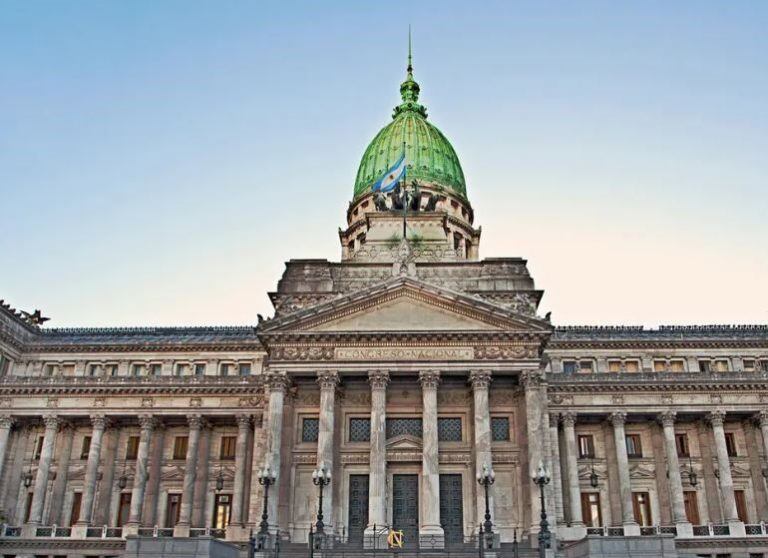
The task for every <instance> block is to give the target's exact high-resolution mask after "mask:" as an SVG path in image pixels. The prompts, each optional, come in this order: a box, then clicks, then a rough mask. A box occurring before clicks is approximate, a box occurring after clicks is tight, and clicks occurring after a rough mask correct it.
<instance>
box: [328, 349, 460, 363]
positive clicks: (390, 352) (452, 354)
mask: <svg viewBox="0 0 768 558" xmlns="http://www.w3.org/2000/svg"><path fill="white" fill-rule="evenodd" d="M334 352H335V355H334V356H335V358H336V360H354V361H364V360H472V359H473V358H474V356H475V354H474V352H473V351H472V349H471V348H470V347H337V348H336V349H335V351H334Z"/></svg>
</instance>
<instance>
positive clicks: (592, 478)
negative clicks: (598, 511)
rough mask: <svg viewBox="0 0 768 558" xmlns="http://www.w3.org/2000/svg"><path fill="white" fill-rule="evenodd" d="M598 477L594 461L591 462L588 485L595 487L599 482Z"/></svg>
mask: <svg viewBox="0 0 768 558" xmlns="http://www.w3.org/2000/svg"><path fill="white" fill-rule="evenodd" d="M599 482H600V479H599V478H598V476H597V473H595V462H594V461H593V462H592V472H591V473H590V474H589V486H591V487H592V488H597V485H598V484H599Z"/></svg>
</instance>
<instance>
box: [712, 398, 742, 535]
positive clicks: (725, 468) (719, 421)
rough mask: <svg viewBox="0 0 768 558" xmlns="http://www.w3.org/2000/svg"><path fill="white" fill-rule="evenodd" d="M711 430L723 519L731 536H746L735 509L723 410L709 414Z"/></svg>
mask: <svg viewBox="0 0 768 558" xmlns="http://www.w3.org/2000/svg"><path fill="white" fill-rule="evenodd" d="M708 418H709V422H710V424H712V432H713V433H714V435H715V451H716V452H717V470H718V477H719V479H720V494H721V495H722V497H723V516H724V517H723V520H724V521H725V523H727V524H728V526H729V527H730V531H731V536H741V537H743V536H746V532H745V529H744V523H742V522H741V521H740V520H739V514H738V512H737V510H736V496H735V495H734V493H733V477H731V461H730V458H729V457H728V446H727V445H726V443H725V430H723V422H725V411H721V410H717V411H712V412H711V413H710V414H709V417H708Z"/></svg>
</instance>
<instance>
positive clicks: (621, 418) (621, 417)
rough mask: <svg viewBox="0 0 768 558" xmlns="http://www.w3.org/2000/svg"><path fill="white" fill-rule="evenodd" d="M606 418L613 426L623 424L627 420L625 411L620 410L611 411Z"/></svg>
mask: <svg viewBox="0 0 768 558" xmlns="http://www.w3.org/2000/svg"><path fill="white" fill-rule="evenodd" d="M608 420H609V421H610V422H611V424H612V425H613V426H614V427H617V426H624V423H626V422H627V413H624V412H622V411H617V412H615V413H611V414H610V415H608Z"/></svg>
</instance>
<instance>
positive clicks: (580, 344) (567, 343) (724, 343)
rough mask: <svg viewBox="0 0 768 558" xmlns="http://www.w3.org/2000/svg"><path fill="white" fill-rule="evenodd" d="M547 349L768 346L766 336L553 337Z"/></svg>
mask: <svg viewBox="0 0 768 558" xmlns="http://www.w3.org/2000/svg"><path fill="white" fill-rule="evenodd" d="M548 347H549V351H550V352H552V353H556V352H557V351H567V350H594V349H634V350H647V349H753V348H756V349H764V348H768V338H766V339H762V338H753V339H740V338H738V337H734V338H728V339H705V338H695V339H678V340H675V339H572V340H563V339H557V338H556V337H553V338H552V339H551V340H550V342H549V345H548Z"/></svg>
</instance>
